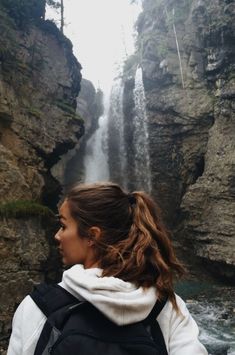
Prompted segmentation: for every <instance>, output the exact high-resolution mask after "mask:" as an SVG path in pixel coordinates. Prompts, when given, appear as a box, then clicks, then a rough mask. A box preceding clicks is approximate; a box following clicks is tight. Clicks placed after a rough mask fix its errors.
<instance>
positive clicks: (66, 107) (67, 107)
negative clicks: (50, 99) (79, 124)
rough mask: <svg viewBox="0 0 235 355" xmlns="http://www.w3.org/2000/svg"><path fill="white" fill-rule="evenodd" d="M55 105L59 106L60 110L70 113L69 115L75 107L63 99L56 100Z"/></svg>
mask: <svg viewBox="0 0 235 355" xmlns="http://www.w3.org/2000/svg"><path fill="white" fill-rule="evenodd" d="M56 106H57V107H59V108H60V109H61V110H63V111H65V112H67V113H70V114H71V115H74V114H75V109H74V108H73V107H72V106H70V105H69V104H68V103H66V102H64V101H56Z"/></svg>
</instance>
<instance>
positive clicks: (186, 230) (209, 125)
mask: <svg viewBox="0 0 235 355" xmlns="http://www.w3.org/2000/svg"><path fill="white" fill-rule="evenodd" d="M234 19H235V3H234V1H231V0H230V1H229V0H227V1H222V0H215V1H213V2H211V1H207V0H205V1H201V0H199V1H198V0H179V1H174V0H167V1H162V0H144V1H143V12H142V13H141V14H140V16H139V19H138V21H137V30H138V38H137V52H136V54H135V55H134V56H132V57H131V58H129V60H128V61H127V63H126V66H125V72H124V81H125V88H124V93H125V96H124V113H125V115H126V121H128V122H130V120H131V117H132V119H133V115H134V104H133V99H132V100H130V99H128V100H127V99H125V97H131V96H132V97H133V87H134V72H135V69H136V67H137V65H140V66H141V67H142V70H143V80H144V86H145V95H146V109H147V118H148V128H149V147H150V158H151V173H152V186H153V194H154V196H155V198H156V200H157V201H158V202H159V204H160V205H161V207H162V209H163V213H164V217H165V220H166V222H167V224H168V225H169V226H170V227H171V228H172V229H173V230H174V231H175V235H176V238H175V242H176V246H177V247H178V249H179V253H180V254H181V255H182V257H183V259H184V260H185V261H186V262H187V263H188V264H189V265H192V264H193V265H194V268H195V267H196V266H195V265H197V264H199V270H200V271H201V270H202V268H201V266H202V265H203V264H205V265H206V268H204V269H203V270H205V272H206V271H207V270H210V271H212V272H213V273H214V274H215V275H216V277H222V278H228V279H229V280H230V281H231V280H232V279H233V277H234V274H235V258H234V252H233V251H234V247H235V218H234V217H235V195H234V176H235V139H234V137H235V125H234V109H235V106H234V97H235V94H234V88H235V72H234V65H235V62H234V58H235V47H234V39H235V21H234ZM128 125H129V126H130V123H128ZM128 125H127V126H126V129H127V131H128ZM129 132H130V129H129ZM132 159H133V157H132ZM129 161H130V166H131V159H129ZM132 165H133V161H132ZM130 170H131V168H130ZM233 280H234V279H233Z"/></svg>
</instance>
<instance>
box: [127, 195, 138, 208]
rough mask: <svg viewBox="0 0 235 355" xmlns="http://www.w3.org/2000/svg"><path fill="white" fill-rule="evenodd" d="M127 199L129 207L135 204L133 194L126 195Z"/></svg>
mask: <svg viewBox="0 0 235 355" xmlns="http://www.w3.org/2000/svg"><path fill="white" fill-rule="evenodd" d="M127 198H128V201H129V203H130V205H131V206H132V205H135V204H136V198H135V196H134V195H133V194H128V195H127Z"/></svg>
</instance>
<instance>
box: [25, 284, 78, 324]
mask: <svg viewBox="0 0 235 355" xmlns="http://www.w3.org/2000/svg"><path fill="white" fill-rule="evenodd" d="M30 297H31V298H32V299H33V301H34V302H35V303H36V305H37V306H38V307H39V308H40V310H41V311H42V312H43V313H44V314H45V315H46V317H49V316H50V314H52V313H54V312H55V311H57V310H58V309H60V308H62V307H64V306H67V305H76V304H78V303H81V301H79V300H78V299H77V298H76V297H74V296H73V295H71V293H69V292H68V291H66V290H65V289H64V288H63V287H61V286H59V285H57V284H56V285H48V284H46V283H42V284H39V285H37V286H35V287H34V290H33V291H32V292H31V293H30Z"/></svg>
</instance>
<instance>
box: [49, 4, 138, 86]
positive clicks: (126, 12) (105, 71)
mask: <svg viewBox="0 0 235 355" xmlns="http://www.w3.org/2000/svg"><path fill="white" fill-rule="evenodd" d="M64 7H65V28H64V33H65V35H66V36H67V37H68V38H69V39H70V40H71V41H72V43H73V51H74V54H75V56H76V57H77V59H78V61H79V62H80V63H81V65H82V67H83V69H82V76H83V77H84V78H85V79H88V80H90V81H92V83H93V84H94V86H95V87H96V88H98V87H100V88H101V89H102V90H104V91H106V90H107V89H108V88H109V87H110V85H111V84H110V83H111V82H112V79H113V77H114V76H115V70H116V71H117V68H118V67H119V64H118V63H120V61H121V60H123V59H124V58H125V57H126V54H127V55H130V54H131V53H133V51H134V39H133V35H134V23H135V21H136V19H137V16H138V14H139V12H140V11H141V8H140V5H136V4H132V5H131V4H130V0H64ZM47 18H56V15H55V13H54V12H53V11H51V10H48V11H47ZM57 18H58V15H57Z"/></svg>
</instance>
